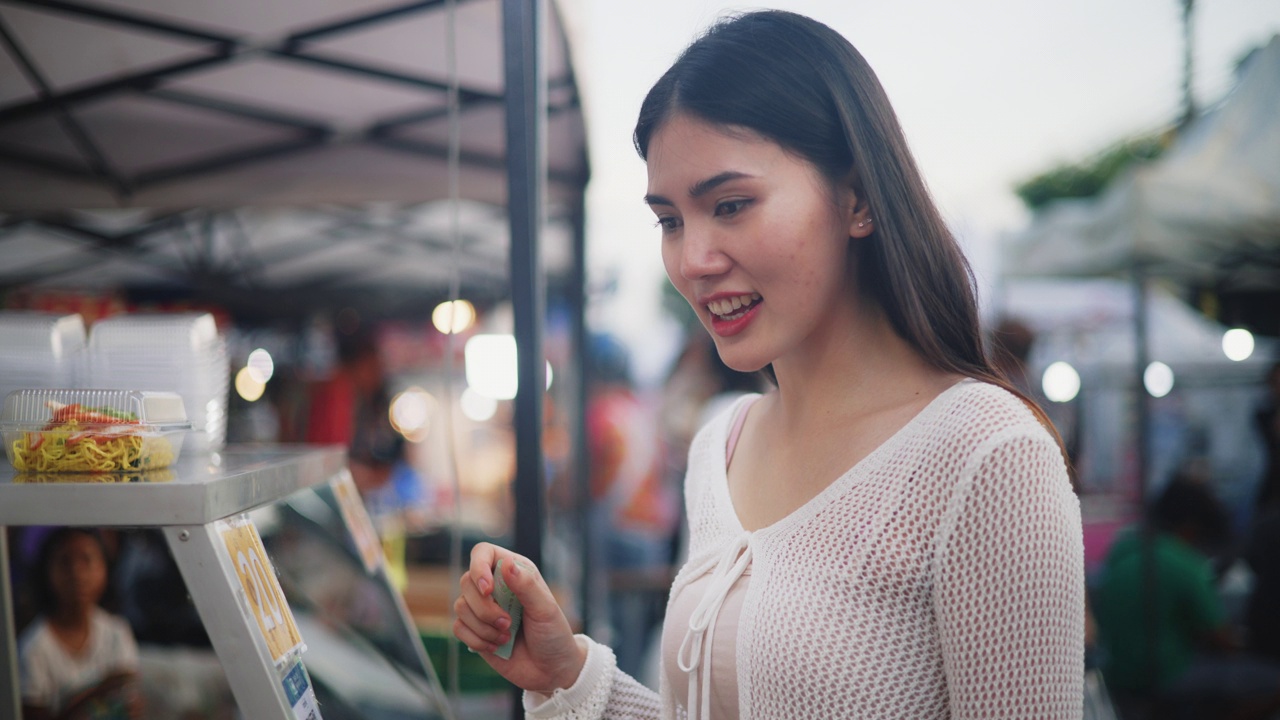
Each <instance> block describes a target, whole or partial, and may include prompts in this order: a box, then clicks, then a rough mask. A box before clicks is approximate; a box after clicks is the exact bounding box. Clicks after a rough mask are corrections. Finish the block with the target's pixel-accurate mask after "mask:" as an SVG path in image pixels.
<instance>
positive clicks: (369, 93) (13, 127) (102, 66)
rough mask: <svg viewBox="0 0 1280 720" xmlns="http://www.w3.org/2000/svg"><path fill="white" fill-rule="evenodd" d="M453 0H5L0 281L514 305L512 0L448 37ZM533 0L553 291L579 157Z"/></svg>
mask: <svg viewBox="0 0 1280 720" xmlns="http://www.w3.org/2000/svg"><path fill="white" fill-rule="evenodd" d="M449 6H450V3H447V2H445V1H444V0H416V1H411V2H396V1H395V0H301V1H300V0H260V1H255V2H212V3H211V2H202V1H201V0H108V1H107V2H95V3H80V2H77V1H76V0H54V1H45V0H0V50H3V52H0V255H3V257H4V260H5V262H4V263H0V292H3V291H5V290H11V289H14V288H32V287H45V288H60V289H66V288H72V289H77V290H91V291H92V290H105V289H122V288H124V289H138V288H142V289H147V290H159V291H175V292H195V293H198V294H199V295H200V296H201V297H203V298H205V299H209V300H213V301H215V302H219V303H222V304H226V305H230V306H231V307H232V309H233V310H234V311H239V313H241V314H251V315H252V314H265V315H267V316H268V317H271V316H277V317H278V316H281V315H284V316H294V317H296V316H299V315H303V314H305V313H307V312H314V311H316V310H323V309H325V308H326V307H332V306H341V304H348V305H349V304H356V305H364V306H372V307H373V309H374V310H375V312H373V313H369V314H376V311H379V310H391V311H395V310H398V309H402V308H404V307H406V306H409V307H421V306H422V305H425V304H427V303H428V302H430V301H432V300H438V299H443V295H444V294H445V293H446V292H447V291H448V289H449V287H450V280H451V279H452V278H453V274H454V273H455V272H456V273H457V274H458V275H459V276H460V277H459V280H460V282H461V285H462V290H463V292H464V293H465V294H466V295H468V296H470V297H476V298H477V299H479V300H480V301H482V302H483V301H485V300H495V299H501V298H502V297H503V296H504V295H508V294H509V293H510V278H509V273H508V270H509V269H508V267H507V263H506V255H505V253H506V251H507V247H508V237H509V229H508V228H507V226H506V219H507V216H506V212H505V211H506V205H507V196H508V175H507V167H508V155H507V151H508V148H507V141H506V138H507V134H506V133H507V128H506V124H505V120H506V111H505V107H506V104H505V103H506V93H505V91H504V67H503V60H504V54H505V53H504V48H503V32H502V30H503V27H502V12H503V11H502V8H503V5H502V2H501V1H500V0H456V10H455V11H454V16H453V21H452V27H454V28H455V32H454V34H453V35H452V36H450V34H449V32H448V30H449V28H450V26H451V23H450V17H449ZM548 7H549V8H551V9H552V10H553V12H549V13H548V18H547V22H546V26H547V32H546V33H545V36H546V38H547V41H546V42H545V43H544V44H543V45H544V47H543V53H542V57H543V66H544V68H545V72H544V76H545V77H546V86H547V90H546V96H545V101H546V105H547V112H546V115H545V117H546V120H545V134H546V145H545V149H544V156H545V166H546V169H545V184H544V187H545V211H544V214H545V217H546V220H547V223H548V224H547V229H548V232H546V233H544V238H543V243H542V247H541V250H540V252H541V258H542V261H543V265H544V267H545V269H546V271H547V274H548V277H549V278H550V281H551V283H552V284H553V286H563V285H565V284H568V283H571V279H570V276H571V273H572V266H573V261H574V255H575V252H576V250H575V242H577V241H578V240H579V239H580V238H578V236H580V235H581V232H582V230H581V222H582V218H581V215H582V210H581V208H582V196H583V192H584V188H585V184H586V181H587V177H588V168H587V154H586V135H585V126H584V121H583V117H582V110H581V105H580V103H579V97H578V90H577V84H576V80H575V77H574V74H573V68H572V64H571V62H570V48H569V39H568V36H567V34H566V32H565V29H564V24H563V23H562V22H561V20H560V16H559V15H558V14H557V13H555V12H554V6H551V5H548ZM450 48H453V50H454V53H455V54H456V62H455V63H454V65H453V66H452V67H451V65H450V62H449V59H450V55H451V53H450ZM454 77H456V80H457V106H456V111H457V117H458V119H459V127H458V136H457V141H458V144H457V147H456V159H457V174H456V176H454V178H453V182H451V173H450V172H449V160H450V150H451V147H450V102H449V98H450V93H449V88H450V80H451V78H454ZM451 194H453V195H456V196H457V197H459V198H461V199H462V200H463V201H464V205H462V206H461V208H460V210H459V215H458V216H457V217H456V221H457V223H458V227H459V229H460V235H461V236H462V242H461V243H460V247H459V249H458V251H457V252H454V251H453V250H452V247H451V246H452V244H453V237H452V232H451V230H452V226H453V222H454V220H455V217H454V216H452V215H451V212H452V211H451V209H450V207H449V206H448V204H447V200H448V198H450V196H451Z"/></svg>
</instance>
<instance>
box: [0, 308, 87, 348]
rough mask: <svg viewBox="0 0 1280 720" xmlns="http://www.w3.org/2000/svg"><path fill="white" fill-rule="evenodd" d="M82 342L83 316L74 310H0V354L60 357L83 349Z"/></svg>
mask: <svg viewBox="0 0 1280 720" xmlns="http://www.w3.org/2000/svg"><path fill="white" fill-rule="evenodd" d="M86 342H87V336H86V335H85V329H84V318H82V317H81V316H80V315H79V314H78V313H72V314H70V315H64V314H60V313H46V312H38V311H32V310H5V311H2V312H0V355H4V356H18V357H22V356H35V357H38V358H51V359H53V360H60V359H62V358H65V357H67V356H69V355H73V354H77V353H82V352H84V349H85V344H86Z"/></svg>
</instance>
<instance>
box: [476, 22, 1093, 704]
mask: <svg viewBox="0 0 1280 720" xmlns="http://www.w3.org/2000/svg"><path fill="white" fill-rule="evenodd" d="M635 142H636V147H637V149H638V150H639V152H640V154H641V156H642V157H644V158H645V160H646V162H647V164H648V170H649V187H648V194H647V195H646V198H645V199H646V201H647V202H648V204H649V206H650V207H651V208H652V209H653V211H654V213H655V214H656V215H657V218H658V225H659V226H660V228H661V234H662V256H663V260H664V262H665V265H666V269H667V272H668V274H669V276H670V278H671V281H672V283H674V285H675V286H676V288H677V289H678V290H679V291H680V292H681V294H683V295H684V297H685V298H686V299H687V300H688V301H689V303H690V305H691V306H692V307H693V309H694V311H695V312H696V313H697V314H698V317H699V318H701V320H702V323H703V325H704V326H705V327H706V328H707V330H708V331H709V332H710V333H711V335H712V337H713V338H714V339H715V342H716V347H717V349H718V350H719V353H720V356H721V357H722V358H723V359H724V361H725V363H726V364H728V365H729V366H730V367H733V368H735V369H737V370H743V371H751V370H758V369H766V370H767V371H768V372H770V373H771V374H772V376H773V377H774V378H775V380H776V386H777V387H776V389H775V390H773V391H771V392H769V393H766V394H764V395H763V396H761V395H752V396H748V397H746V398H743V399H742V400H741V401H739V402H738V403H736V404H735V405H734V406H733V407H732V408H730V409H729V410H728V411H726V412H725V413H724V414H722V415H721V416H720V417H719V418H718V419H716V420H715V421H713V422H711V423H710V424H708V425H707V426H706V427H704V428H703V429H702V431H701V432H700V433H699V435H698V437H697V438H696V439H695V441H694V443H693V446H692V448H691V450H690V455H689V469H688V474H687V478H686V488H685V494H686V504H687V508H688V514H689V517H688V520H689V528H690V548H689V560H688V562H687V564H685V566H684V567H683V568H682V569H681V570H680V572H679V574H678V576H677V577H676V579H675V582H674V584H673V587H672V590H671V596H670V600H669V605H668V612H667V616H666V620H665V624H664V629H663V637H662V674H661V682H660V689H659V692H658V693H653V692H652V691H650V690H648V689H646V688H644V687H643V686H641V685H640V684H639V683H637V682H636V681H635V680H633V679H631V678H629V677H627V676H626V675H624V674H622V673H620V672H618V671H617V670H616V669H615V667H614V661H613V656H612V653H611V651H610V650H609V649H608V648H606V647H604V646H601V645H598V644H596V643H594V642H593V641H591V640H590V639H588V638H586V637H584V636H576V637H575V636H574V635H572V634H571V632H570V629H569V626H568V623H567V622H566V621H565V618H564V615H563V614H562V613H561V611H560V609H559V608H558V607H557V606H556V604H555V602H554V601H553V600H552V596H551V594H550V592H549V591H548V589H547V587H546V585H545V583H544V582H543V581H542V580H541V578H540V576H539V574H538V572H537V569H536V568H534V567H533V566H532V565H531V564H530V563H528V561H527V560H523V559H520V558H517V557H516V556H515V555H514V554H512V553H510V552H508V551H507V550H504V549H502V548H498V547H495V546H492V545H481V546H478V547H477V548H476V549H475V551H474V552H473V553H472V557H471V565H470V569H469V571H468V572H467V573H466V574H464V575H463V577H462V581H461V589H462V594H461V597H460V598H459V600H458V602H457V604H456V610H457V614H458V620H457V622H456V623H455V624H454V632H455V634H456V635H457V636H458V637H459V638H460V639H461V640H462V642H464V643H465V644H466V645H467V646H468V647H470V648H472V649H473V650H476V651H478V652H481V653H484V657H485V659H486V660H487V661H488V662H489V663H490V664H491V665H492V666H493V667H494V668H495V669H496V670H497V671H498V672H500V673H501V674H502V675H504V676H505V677H506V678H508V679H509V680H511V681H512V682H513V683H515V684H516V685H518V686H520V687H522V688H524V689H525V690H526V691H527V692H526V694H525V708H526V710H527V711H528V714H529V715H530V716H531V717H564V718H676V717H682V716H687V717H689V718H704V719H705V718H738V717H742V718H872V717H874V718H903V719H907V718H910V719H912V720H916V719H920V718H973V719H975V720H976V719H983V720H995V719H997V718H1032V717H1034V718H1079V717H1080V716H1081V713H1082V706H1081V705H1082V673H1083V667H1084V569H1083V568H1084V564H1083V552H1082V542H1081V530H1080V517H1079V508H1078V505H1077V502H1076V500H1075V497H1074V495H1073V494H1072V492H1071V487H1070V484H1069V482H1068V479H1067V472H1066V467H1065V464H1064V462H1063V457H1062V453H1061V450H1060V447H1059V445H1058V443H1057V442H1056V441H1055V439H1054V437H1053V435H1052V434H1051V432H1050V431H1049V430H1047V429H1046V428H1047V427H1048V426H1047V421H1046V420H1045V419H1044V416H1043V414H1042V413H1040V412H1039V411H1038V409H1037V408H1035V406H1034V405H1033V404H1032V403H1030V402H1029V401H1027V400H1026V399H1025V398H1022V397H1020V396H1018V395H1016V394H1015V393H1014V392H1012V391H1011V389H1010V388H1009V386H1008V384H1007V383H1006V382H1004V381H1003V380H1002V379H1001V378H1000V377H998V375H997V373H996V372H995V371H994V370H993V369H992V366H991V364H990V362H989V361H988V359H987V357H986V355H985V353H984V351H983V346H982V335H981V332H980V329H979V323H978V316H977V309H976V303H975V300H974V296H973V290H972V277H971V274H970V271H969V268H968V265H967V263H966V261H965V260H964V258H963V256H962V254H961V253H960V251H959V249H958V247H957V245H956V242H955V240H954V238H953V237H952V236H951V234H950V232H949V231H948V230H947V228H946V226H945V224H944V223H943V222H942V219H941V217H940V216H939V213H938V211H937V209H936V208H935V207H934V205H933V203H932V201H931V199H930V197H929V195H928V193H927V192H926V190H925V186H924V182H923V180H922V179H921V177H920V174H919V171H918V170H917V169H916V166H915V163H914V161H913V159H912V157H911V155H910V153H909V151H908V149H907V145H906V142H905V140H904V138H903V136H902V132H901V130H900V128H899V126H898V123H897V121H896V119H895V117H894V114H893V111H892V109H891V108H890V105H889V102H888V99H887V97H886V96H885V93H884V91H883V89H882V88H881V87H880V85H879V83H878V81H877V80H876V78H875V75H874V74H873V73H872V71H871V69H870V68H869V67H868V66H867V64H866V62H865V61H864V60H863V59H862V57H861V55H859V54H858V52H857V51H856V50H855V49H854V48H853V47H852V46H851V45H850V44H849V43H848V41H846V40H845V39H844V38H842V37H841V36H840V35H839V34H837V33H836V32H834V31H833V30H831V29H830V28H828V27H826V26H825V25H822V24H820V23H818V22H815V21H813V20H810V19H807V18H804V17H801V16H798V15H795V14H791V13H785V12H777V11H765V12H756V13H749V14H745V15H741V16H737V17H735V18H732V19H729V20H726V21H724V22H721V23H720V24H718V25H716V26H715V27H713V28H711V29H710V30H709V31H708V32H707V33H706V34H705V35H704V36H703V37H701V38H700V39H698V40H697V41H695V42H694V43H693V44H692V45H691V46H690V47H689V48H688V49H686V51H685V52H684V53H683V54H682V55H681V57H680V58H679V59H678V60H677V61H676V63H675V64H674V65H673V66H672V68H671V69H670V70H668V71H667V73H666V74H665V75H664V76H663V77H662V78H661V79H660V80H659V81H658V82H657V84H656V85H655V86H654V87H653V89H652V90H651V91H650V92H649V95H648V96H647V97H646V99H645V102H644V104H643V106H642V108H641V112H640V119H639V122H638V124H637V126H636V132H635ZM502 558H506V559H507V560H508V561H507V562H505V563H503V566H502V571H503V573H504V580H505V581H506V582H507V584H508V585H510V586H511V587H512V589H513V590H514V591H515V593H516V594H517V596H518V597H519V598H520V599H521V601H522V602H523V603H524V620H523V625H522V627H521V629H520V631H519V635H518V636H517V640H516V643H515V649H514V653H513V654H512V656H511V658H510V659H509V660H503V659H501V658H498V657H497V656H495V655H492V654H490V653H491V652H492V650H493V649H494V648H495V647H496V646H497V645H499V644H501V643H503V642H504V641H505V640H506V639H507V638H508V629H509V627H510V624H509V618H508V617H507V616H506V615H505V614H504V613H503V612H502V611H501V610H500V609H499V608H498V606H497V604H496V603H495V602H494V601H493V600H492V598H491V597H490V594H491V593H492V590H493V567H494V565H495V563H496V562H497V560H499V559H502ZM522 563H523V564H522Z"/></svg>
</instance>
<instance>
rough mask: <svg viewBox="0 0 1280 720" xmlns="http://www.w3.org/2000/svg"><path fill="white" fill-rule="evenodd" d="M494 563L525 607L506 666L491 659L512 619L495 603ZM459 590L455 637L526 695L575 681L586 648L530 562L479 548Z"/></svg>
mask: <svg viewBox="0 0 1280 720" xmlns="http://www.w3.org/2000/svg"><path fill="white" fill-rule="evenodd" d="M498 560H503V561H504V562H503V563H502V575H503V580H504V581H505V582H506V583H507V587H509V588H510V589H511V591H512V592H514V593H515V595H516V598H518V599H519V600H520V603H521V604H522V605H523V606H524V615H523V619H522V620H521V622H520V628H519V631H518V634H517V636H516V642H515V647H513V648H512V651H511V659H509V660H503V659H502V658H500V657H498V656H497V655H494V654H493V651H494V650H496V649H497V648H498V646H499V645H502V644H503V643H504V642H506V641H507V638H508V637H510V634H509V633H510V628H511V617H510V616H509V615H507V613H505V612H503V611H502V609H501V608H500V607H498V603H497V602H495V601H494V599H493V587H494V578H493V568H494V566H495V565H496V564H497V563H498ZM460 584H461V588H462V594H461V595H460V596H459V597H458V600H457V602H455V603H454V611H455V612H456V613H457V616H458V619H457V620H455V621H454V623H453V634H454V635H455V636H456V637H457V638H458V639H459V640H461V641H462V643H463V644H464V645H466V646H467V647H469V648H471V649H472V650H475V651H476V652H478V653H480V656H481V657H483V658H484V659H485V662H487V663H489V666H490V667H492V668H493V669H494V670H497V671H498V674H500V675H502V677H504V678H506V679H507V680H509V681H511V682H512V683H513V684H515V685H516V686H517V687H520V688H522V689H524V690H533V691H535V692H541V693H545V694H548V695H549V694H551V693H552V692H553V691H555V690H556V689H558V688H567V687H569V686H570V685H572V684H573V683H574V681H576V680H577V679H578V674H579V673H580V672H581V671H582V666H583V665H584V664H585V663H586V659H587V651H586V648H584V647H582V646H581V645H579V644H578V641H577V640H576V639H575V638H574V636H573V630H572V629H571V628H570V627H569V621H568V620H566V619H565V616H564V612H563V611H562V610H561V609H560V606H559V605H558V604H556V600H555V598H554V597H553V596H552V595H551V589H550V588H548V587H547V584H546V582H544V581H543V579H542V575H541V574H540V573H539V572H538V569H537V568H536V567H534V565H533V563H532V562H529V561H528V560H527V559H525V558H523V557H521V556H519V555H517V554H515V553H513V552H511V551H509V550H505V549H503V548H500V547H498V546H497V545H491V544H489V543H480V544H479V545H476V546H475V548H474V549H472V551H471V568H470V569H469V570H468V571H467V572H465V573H463V575H462V580H461V583H460Z"/></svg>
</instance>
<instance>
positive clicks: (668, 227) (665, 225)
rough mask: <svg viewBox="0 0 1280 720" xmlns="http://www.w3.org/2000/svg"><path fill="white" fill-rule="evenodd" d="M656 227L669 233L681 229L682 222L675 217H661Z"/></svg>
mask: <svg viewBox="0 0 1280 720" xmlns="http://www.w3.org/2000/svg"><path fill="white" fill-rule="evenodd" d="M654 225H655V226H657V227H659V228H662V232H664V233H669V232H671V231H673V230H675V229H676V228H678V227H680V220H679V219H677V218H674V217H660V218H658V222H656V223H654Z"/></svg>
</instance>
